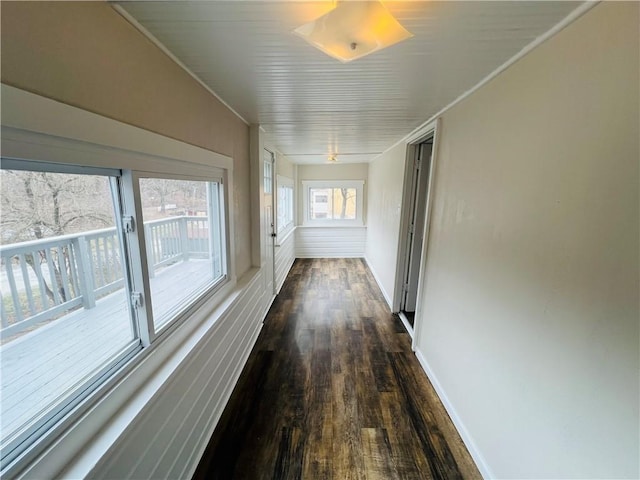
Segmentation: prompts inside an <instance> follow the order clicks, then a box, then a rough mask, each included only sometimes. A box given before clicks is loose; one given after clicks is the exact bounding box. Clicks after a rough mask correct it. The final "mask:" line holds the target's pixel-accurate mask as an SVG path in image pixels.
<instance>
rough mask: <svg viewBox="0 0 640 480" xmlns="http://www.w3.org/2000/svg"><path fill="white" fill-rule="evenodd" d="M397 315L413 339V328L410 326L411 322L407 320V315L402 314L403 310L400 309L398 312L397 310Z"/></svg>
mask: <svg viewBox="0 0 640 480" xmlns="http://www.w3.org/2000/svg"><path fill="white" fill-rule="evenodd" d="M398 317H400V320H401V321H402V324H403V325H404V328H405V329H406V330H407V333H408V334H409V336H410V337H411V339H412V340H413V335H414V330H413V327H412V326H411V324H409V320H407V316H406V315H405V314H404V312H402V311H400V312H398ZM412 343H413V342H412Z"/></svg>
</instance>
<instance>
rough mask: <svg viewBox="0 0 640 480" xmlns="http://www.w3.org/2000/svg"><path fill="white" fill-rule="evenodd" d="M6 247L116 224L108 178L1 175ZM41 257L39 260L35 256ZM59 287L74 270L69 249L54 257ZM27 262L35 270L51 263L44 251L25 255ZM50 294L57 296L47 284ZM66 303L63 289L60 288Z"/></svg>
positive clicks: (9, 172)
mask: <svg viewBox="0 0 640 480" xmlns="http://www.w3.org/2000/svg"><path fill="white" fill-rule="evenodd" d="M0 181H1V183H0V205H1V207H2V210H1V215H0V227H1V229H2V235H1V237H0V243H1V244H8V243H16V242H21V241H29V240H39V239H43V238H50V237H55V236H60V235H64V234H69V233H76V232H81V231H86V230H92V229H96V228H103V227H106V226H109V225H112V224H113V206H112V204H111V202H105V198H109V190H108V188H109V187H108V183H107V181H106V179H105V178H104V177H95V176H87V175H70V174H59V173H47V172H32V171H14V170H2V171H1V174H0ZM34 257H36V258H34ZM50 260H51V264H52V266H53V269H54V274H55V276H56V280H57V284H58V285H62V280H61V278H62V272H61V269H63V268H64V269H65V270H66V272H67V273H68V274H69V273H70V270H71V268H72V266H71V261H70V257H69V251H68V247H63V248H62V254H61V255H58V253H57V252H55V253H54V254H53V255H51V253H50ZM25 261H26V262H27V264H28V265H29V266H30V267H31V268H32V269H33V270H34V271H36V268H35V262H38V263H40V264H43V263H46V262H47V253H46V251H45V250H40V251H38V252H37V253H36V254H35V255H25ZM44 284H45V290H46V294H47V296H48V297H49V298H50V300H51V301H53V300H54V293H53V291H52V290H51V288H50V287H49V285H48V284H47V283H46V280H44ZM58 290H59V292H58V293H59V295H60V298H62V299H63V301H64V300H66V298H65V292H64V289H62V288H61V287H60V288H59V289H58Z"/></svg>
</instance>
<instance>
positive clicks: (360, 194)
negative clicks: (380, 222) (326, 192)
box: [302, 180, 365, 227]
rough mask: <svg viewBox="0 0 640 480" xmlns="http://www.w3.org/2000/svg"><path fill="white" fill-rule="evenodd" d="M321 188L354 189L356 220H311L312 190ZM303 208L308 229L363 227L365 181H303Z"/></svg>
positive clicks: (305, 224) (304, 220)
mask: <svg viewBox="0 0 640 480" xmlns="http://www.w3.org/2000/svg"><path fill="white" fill-rule="evenodd" d="M319 188H327V189H329V188H331V189H333V188H354V189H355V190H356V218H354V219H339V218H336V219H325V218H322V219H320V218H311V216H310V208H311V200H310V195H311V189H319ZM302 208H303V209H304V215H303V223H302V224H303V225H304V226H306V227H314V226H316V227H363V226H364V225H365V223H364V211H363V209H364V180H303V181H302Z"/></svg>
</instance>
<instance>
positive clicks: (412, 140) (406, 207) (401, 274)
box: [392, 118, 442, 349]
mask: <svg viewBox="0 0 640 480" xmlns="http://www.w3.org/2000/svg"><path fill="white" fill-rule="evenodd" d="M441 128H442V127H441V120H440V118H437V119H435V120H434V121H432V122H429V123H428V124H426V125H425V126H424V127H422V128H420V129H419V130H417V131H416V132H414V134H413V135H411V136H410V137H409V138H407V140H406V142H407V152H406V157H405V170H404V180H403V187H402V207H401V209H400V212H401V214H400V230H399V238H398V252H397V256H396V279H395V285H394V290H393V303H392V311H393V312H395V313H399V311H400V305H401V304H402V295H403V291H402V290H403V286H404V278H405V267H406V265H405V263H406V261H405V258H406V256H407V253H408V252H407V248H408V241H407V237H408V234H409V225H410V224H411V216H412V213H413V211H412V209H411V208H410V206H411V205H410V204H411V195H412V192H411V189H412V181H413V174H414V173H413V172H414V169H413V161H414V158H415V157H416V155H417V153H418V150H419V145H420V144H421V143H423V142H424V141H426V140H428V139H429V138H433V147H432V151H431V165H430V168H429V180H428V181H427V198H426V202H427V205H426V209H425V221H424V230H423V240H422V251H421V258H420V274H419V275H418V297H417V302H416V313H415V321H414V325H413V332H411V329H409V328H407V330H408V331H409V334H410V335H411V337H412V348H414V349H415V342H416V338H417V337H418V333H419V331H420V327H421V324H422V321H421V319H422V312H423V310H424V309H423V305H422V300H423V294H422V291H423V289H424V282H425V274H426V270H427V260H428V259H427V252H428V249H429V231H430V225H431V217H432V208H433V198H434V190H435V175H436V165H437V158H438V150H439V148H438V147H439V140H438V139H439V136H438V130H440V129H441ZM405 327H408V325H405Z"/></svg>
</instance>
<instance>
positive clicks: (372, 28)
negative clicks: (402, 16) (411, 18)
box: [294, 1, 413, 63]
mask: <svg viewBox="0 0 640 480" xmlns="http://www.w3.org/2000/svg"><path fill="white" fill-rule="evenodd" d="M294 33H295V34H296V35H299V36H301V37H302V38H304V39H305V40H306V41H307V42H309V43H310V44H311V45H313V46H314V47H316V48H318V49H320V50H322V51H323V52H324V53H326V54H327V55H329V56H331V57H333V58H336V59H338V60H340V61H341V62H342V63H347V62H350V61H352V60H356V59H357V58H361V57H364V56H365V55H368V54H370V53H373V52H376V51H378V50H381V49H383V48H386V47H389V46H391V45H394V44H396V43H398V42H400V41H402V40H405V39H407V38H409V37H412V36H413V35H412V34H411V32H409V31H407V30H405V28H404V27H403V26H402V25H400V24H399V23H398V21H397V20H396V19H395V18H394V17H393V15H391V14H390V13H389V11H388V10H387V9H386V8H385V7H384V5H382V3H380V2H379V1H374V2H371V1H369V2H357V1H344V2H340V3H339V4H338V6H337V7H336V8H334V9H333V10H331V11H330V12H329V13H326V14H324V15H323V16H322V17H320V18H318V19H316V20H314V21H313V22H309V23H306V24H304V25H302V26H301V27H298V28H296V29H295V30H294Z"/></svg>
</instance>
